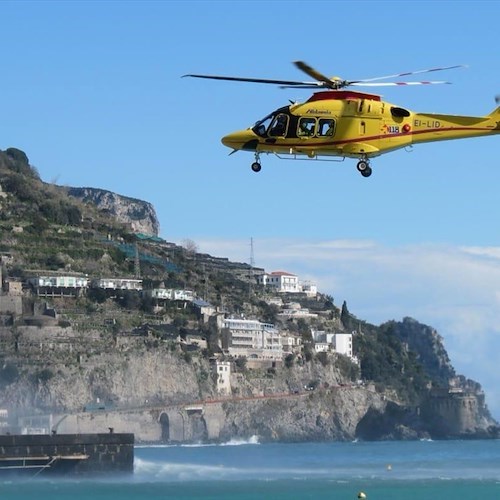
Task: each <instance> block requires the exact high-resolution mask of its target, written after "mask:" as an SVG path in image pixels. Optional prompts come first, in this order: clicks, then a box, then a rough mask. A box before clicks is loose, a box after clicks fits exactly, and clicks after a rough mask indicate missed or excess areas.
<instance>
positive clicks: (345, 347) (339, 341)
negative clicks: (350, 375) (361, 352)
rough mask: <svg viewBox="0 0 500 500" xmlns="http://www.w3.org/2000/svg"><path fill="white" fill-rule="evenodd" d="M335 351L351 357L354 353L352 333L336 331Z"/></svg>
mask: <svg viewBox="0 0 500 500" xmlns="http://www.w3.org/2000/svg"><path fill="white" fill-rule="evenodd" d="M335 352H338V353H339V354H343V355H344V356H347V357H349V358H351V359H352V358H353V355H352V333H336V334H335Z"/></svg>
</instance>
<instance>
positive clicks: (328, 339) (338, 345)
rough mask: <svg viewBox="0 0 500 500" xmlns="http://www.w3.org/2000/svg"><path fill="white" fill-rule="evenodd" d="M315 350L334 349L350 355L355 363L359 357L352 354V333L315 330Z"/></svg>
mask: <svg viewBox="0 0 500 500" xmlns="http://www.w3.org/2000/svg"><path fill="white" fill-rule="evenodd" d="M312 338H313V340H314V350H315V351H316V352H325V351H334V352H336V353H338V354H343V355H344V356H347V357H349V358H350V359H351V360H352V361H354V362H355V363H356V362H357V358H356V357H355V356H353V354H352V333H329V332H325V331H322V330H313V332H312Z"/></svg>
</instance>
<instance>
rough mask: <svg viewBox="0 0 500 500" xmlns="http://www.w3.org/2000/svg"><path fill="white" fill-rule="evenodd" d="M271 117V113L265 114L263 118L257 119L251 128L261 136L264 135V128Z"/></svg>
mask: <svg viewBox="0 0 500 500" xmlns="http://www.w3.org/2000/svg"><path fill="white" fill-rule="evenodd" d="M272 119H273V117H272V115H269V116H266V117H265V118H264V119H263V120H259V121H258V122H257V123H256V124H255V125H254V126H253V127H252V130H253V131H254V132H255V133H256V134H257V135H260V136H261V137H264V136H265V135H266V130H267V128H268V127H269V124H270V123H271V120H272Z"/></svg>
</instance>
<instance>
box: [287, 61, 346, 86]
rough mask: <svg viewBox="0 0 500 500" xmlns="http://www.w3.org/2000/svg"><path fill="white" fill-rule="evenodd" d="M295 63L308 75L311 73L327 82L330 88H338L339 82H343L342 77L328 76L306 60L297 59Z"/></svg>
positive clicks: (320, 80)
mask: <svg viewBox="0 0 500 500" xmlns="http://www.w3.org/2000/svg"><path fill="white" fill-rule="evenodd" d="M293 64H295V66H297V68H299V69H300V70H301V71H303V72H304V73H305V74H306V75H309V76H310V77H311V78H314V79H315V80H318V82H322V83H324V84H326V86H327V87H329V88H333V89H334V88H338V86H339V84H341V83H343V82H342V80H340V79H332V78H328V77H327V76H325V75H323V74H322V73H320V72H319V71H317V70H315V69H314V68H312V67H311V66H309V65H308V64H306V63H305V62H304V61H295V62H294V63H293Z"/></svg>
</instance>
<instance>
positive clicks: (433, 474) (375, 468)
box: [0, 437, 500, 500]
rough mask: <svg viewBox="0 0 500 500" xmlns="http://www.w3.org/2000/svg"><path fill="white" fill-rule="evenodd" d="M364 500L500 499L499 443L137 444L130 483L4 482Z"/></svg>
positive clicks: (104, 490) (31, 487)
mask: <svg viewBox="0 0 500 500" xmlns="http://www.w3.org/2000/svg"><path fill="white" fill-rule="evenodd" d="M363 495H364V496H363ZM358 498H367V499H369V500H376V499H380V500H392V499H394V500H403V499H405V500H417V499H418V500H439V499H443V500H444V499H446V500H449V499H460V500H473V499H474V500H476V499H477V500H486V499H488V500H490V499H500V440H487V441H431V440H426V441H410V442H408V441H406V442H394V441H390V442H361V441H360V442H343V443H339V442H330V443H298V444H297V443H295V444H291V443H286V444H285V443H260V442H259V440H258V438H256V437H253V438H251V439H249V440H242V441H230V442H228V443H224V444H217V445H202V444H200V445H182V446H181V445H179V446H168V445H165V446H136V448H135V461H134V473H133V474H132V475H130V476H128V477H125V478H124V477H102V478H99V479H95V478H93V479H91V478H86V479H82V478H79V479H76V478H74V479H71V478H66V479H55V478H50V477H49V476H47V477H45V478H44V477H43V476H42V475H39V476H37V477H33V478H29V479H27V478H23V479H16V480H1V479H0V499H1V500H4V499H12V500H19V499H23V500H28V499H29V500H80V499H88V500H101V499H102V500H110V499H111V500H114V499H117V500H139V499H145V500H155V499H169V500H172V499H182V500H193V499H213V500H229V499H231V500H253V499H272V500H281V499H287V500H292V499H293V500H299V499H300V500H305V499H338V500H351V499H352V500H356V499H358Z"/></svg>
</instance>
